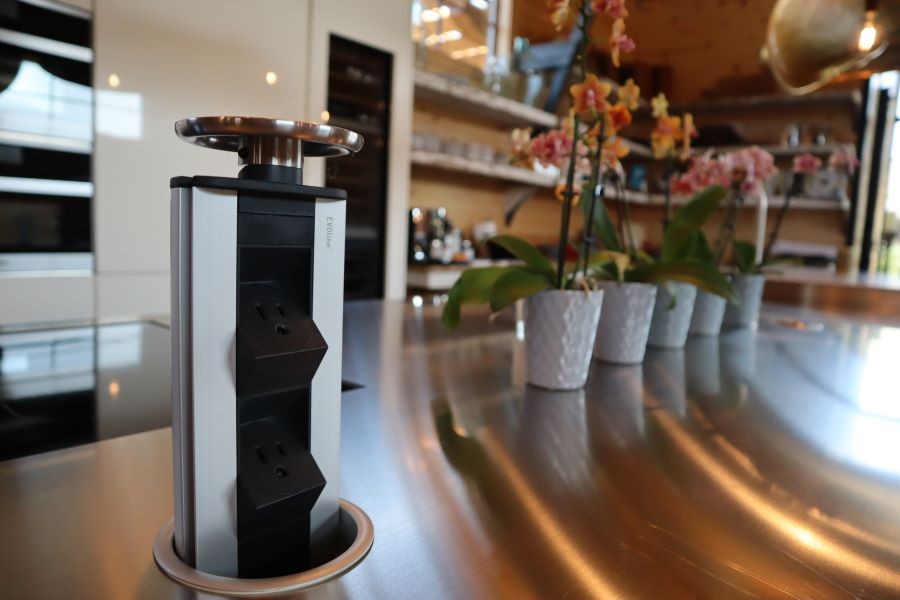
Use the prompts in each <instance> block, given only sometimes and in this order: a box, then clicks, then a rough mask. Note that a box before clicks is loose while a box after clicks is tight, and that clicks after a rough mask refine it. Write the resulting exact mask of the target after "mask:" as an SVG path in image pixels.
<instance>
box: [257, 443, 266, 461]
mask: <svg viewBox="0 0 900 600" xmlns="http://www.w3.org/2000/svg"><path fill="white" fill-rule="evenodd" d="M256 456H257V457H259V460H260V462H266V455H265V453H264V452H263V449H262V446H257V447H256Z"/></svg>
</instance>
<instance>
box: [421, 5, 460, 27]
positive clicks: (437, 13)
mask: <svg viewBox="0 0 900 600" xmlns="http://www.w3.org/2000/svg"><path fill="white" fill-rule="evenodd" d="M451 14H453V11H451V10H450V7H449V6H447V5H446V4H441V5H440V6H438V7H437V8H429V9H427V10H423V11H422V21H424V22H425V23H435V22H437V21H440V20H441V19H446V18H448V17H449V16H450V15H451Z"/></svg>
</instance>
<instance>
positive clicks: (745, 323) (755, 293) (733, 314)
mask: <svg viewBox="0 0 900 600" xmlns="http://www.w3.org/2000/svg"><path fill="white" fill-rule="evenodd" d="M731 281H732V283H734V289H735V290H736V291H737V295H738V298H740V299H741V303H740V304H730V303H729V304H728V307H727V308H726V309H725V321H724V326H725V327H728V328H731V329H741V328H745V327H749V328H751V329H756V325H757V323H758V322H759V308H760V306H762V296H763V288H765V285H766V276H765V275H762V274H759V273H757V274H754V275H745V274H743V273H738V274H737V275H732V277H731Z"/></svg>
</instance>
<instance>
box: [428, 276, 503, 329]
mask: <svg viewBox="0 0 900 600" xmlns="http://www.w3.org/2000/svg"><path fill="white" fill-rule="evenodd" d="M512 268H513V267H484V268H481V269H468V270H466V271H464V272H463V274H462V275H461V276H460V277H459V279H457V280H456V283H454V284H453V287H452V288H450V291H449V292H448V293H447V303H446V304H445V305H444V312H443V313H442V314H441V323H443V325H444V327H446V328H447V329H451V330H452V329H456V328H457V327H459V319H460V309H461V308H462V305H463V304H486V303H488V302H489V301H490V298H491V288H492V287H494V284H495V283H496V282H497V280H498V279H499V278H500V277H501V276H502V275H503V274H504V273H506V272H507V271H509V270H510V269H512Z"/></svg>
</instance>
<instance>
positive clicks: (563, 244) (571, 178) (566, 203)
mask: <svg viewBox="0 0 900 600" xmlns="http://www.w3.org/2000/svg"><path fill="white" fill-rule="evenodd" d="M579 124H580V123H579V119H578V115H577V114H576V115H575V116H574V117H572V152H571V154H570V155H569V172H568V173H567V174H566V192H565V194H564V195H563V210H562V219H561V222H560V224H559V248H558V249H557V250H558V256H557V258H556V277H557V279H556V287H557V288H558V289H561V290H562V289H565V288H564V287H563V278H564V277H565V268H566V249H567V248H568V247H569V221H570V220H571V218H572V199H573V198H574V197H575V191H574V187H575V161H576V160H577V158H578V155H577V152H578V140H577V136H578V126H579Z"/></svg>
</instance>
